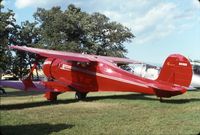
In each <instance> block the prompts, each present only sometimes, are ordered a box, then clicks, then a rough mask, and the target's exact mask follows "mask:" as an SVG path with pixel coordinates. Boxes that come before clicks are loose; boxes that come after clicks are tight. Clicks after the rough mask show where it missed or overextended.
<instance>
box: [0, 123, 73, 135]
mask: <svg viewBox="0 0 200 135" xmlns="http://www.w3.org/2000/svg"><path fill="white" fill-rule="evenodd" d="M72 127H74V125H71V124H56V125H51V124H48V123H42V124H28V125H12V126H0V129H1V130H0V131H1V133H0V134H1V135H14V134H16V135H48V134H50V133H52V132H59V131H61V130H64V129H70V128H72Z"/></svg>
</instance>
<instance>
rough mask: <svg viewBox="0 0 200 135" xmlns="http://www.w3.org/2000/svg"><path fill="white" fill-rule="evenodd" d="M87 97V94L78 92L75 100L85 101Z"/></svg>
mask: <svg viewBox="0 0 200 135" xmlns="http://www.w3.org/2000/svg"><path fill="white" fill-rule="evenodd" d="M86 96H87V92H79V91H77V92H76V94H75V99H78V100H83V99H85V98H86Z"/></svg>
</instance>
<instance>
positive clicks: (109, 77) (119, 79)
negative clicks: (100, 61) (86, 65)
mask: <svg viewBox="0 0 200 135" xmlns="http://www.w3.org/2000/svg"><path fill="white" fill-rule="evenodd" d="M60 69H62V70H67V71H72V70H75V71H79V72H83V73H87V74H89V75H94V76H99V77H103V78H107V79H112V80H115V81H120V82H124V83H129V84H133V85H137V86H141V87H145V88H148V86H146V85H144V84H141V83H138V82H133V81H130V80H126V79H123V78H119V77H115V76H110V75H105V74H102V73H98V72H92V71H88V70H85V69H81V68H78V67H73V66H71V65H67V64H62V66H61V68H60Z"/></svg>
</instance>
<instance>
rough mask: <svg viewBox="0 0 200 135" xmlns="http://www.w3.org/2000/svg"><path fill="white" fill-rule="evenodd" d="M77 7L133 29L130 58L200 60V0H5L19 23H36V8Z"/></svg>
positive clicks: (140, 59) (6, 6) (151, 61)
mask: <svg viewBox="0 0 200 135" xmlns="http://www.w3.org/2000/svg"><path fill="white" fill-rule="evenodd" d="M69 4H74V5H76V6H78V7H80V8H81V10H82V11H85V12H87V13H94V12H100V13H102V14H105V15H106V16H107V17H109V18H110V20H111V21H116V22H119V23H121V24H123V25H124V26H126V27H128V28H130V29H131V32H132V33H133V34H134V35H135V38H134V39H133V40H132V42H130V43H124V45H125V46H126V48H127V50H128V54H127V57H129V58H131V59H134V60H138V61H142V62H146V63H152V64H162V63H163V62H164V60H165V59H166V58H167V57H168V56H169V55H170V54H174V53H178V54H182V55H184V56H185V57H187V58H190V59H192V60H200V2H199V1H198V0H4V1H3V5H4V6H5V9H7V8H8V9H12V10H13V11H14V12H15V18H16V20H17V23H18V24H20V23H21V22H22V21H25V20H30V21H33V20H34V19H33V13H35V12H36V10H37V7H42V8H45V9H50V8H51V7H52V6H60V7H61V8H62V9H63V10H65V9H66V8H67V6H68V5H69Z"/></svg>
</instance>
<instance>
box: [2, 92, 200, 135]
mask: <svg viewBox="0 0 200 135" xmlns="http://www.w3.org/2000/svg"><path fill="white" fill-rule="evenodd" d="M6 91H7V95H1V112H0V113H1V115H0V116H1V117H0V118H1V123H0V125H1V134H3V135H46V134H52V135H53V134H54V135H55V134H56V135H57V134H63V135H97V134H102V135H103V134H107V135H112V134H113V135H126V134H127V135H130V134H131V135H132V134H133V135H197V134H199V133H200V90H199V91H188V92H187V93H186V94H184V95H180V96H177V97H173V98H170V99H165V100H164V102H162V103H160V102H159V100H158V99H157V98H156V97H155V96H147V95H142V94H138V93H119V92H118V93H115V92H111V93H107V92H105V93H104V92H101V93H89V95H88V98H87V100H86V101H76V100H75V99H74V93H72V92H70V93H64V94H62V95H60V96H59V97H58V99H59V100H58V101H57V102H54V103H52V102H49V101H46V100H45V98H43V94H41V93H37V92H24V91H16V90H13V89H6Z"/></svg>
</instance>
